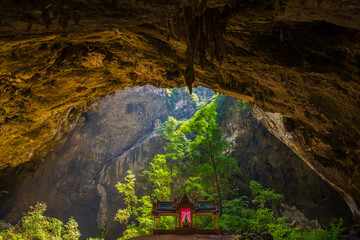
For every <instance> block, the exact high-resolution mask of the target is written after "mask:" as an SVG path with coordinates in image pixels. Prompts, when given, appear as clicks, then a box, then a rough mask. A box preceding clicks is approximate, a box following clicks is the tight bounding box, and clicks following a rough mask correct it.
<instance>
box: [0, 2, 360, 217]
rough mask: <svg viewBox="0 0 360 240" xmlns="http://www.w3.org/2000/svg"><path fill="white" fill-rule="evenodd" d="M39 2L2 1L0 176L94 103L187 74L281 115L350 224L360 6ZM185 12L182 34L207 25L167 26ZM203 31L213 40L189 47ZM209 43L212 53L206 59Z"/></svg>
mask: <svg viewBox="0 0 360 240" xmlns="http://www.w3.org/2000/svg"><path fill="white" fill-rule="evenodd" d="M45 2H46V3H49V4H45V5H46V8H44V0H33V1H24V0H16V1H14V0H2V1H1V2H0V16H1V17H0V94H1V98H0V124H1V127H0V148H1V151H0V159H1V161H0V169H5V168H7V170H8V171H11V167H14V166H19V165H20V164H23V163H28V165H27V167H26V168H25V167H24V166H25V165H23V169H24V171H31V169H32V166H33V164H34V162H35V161H37V159H40V158H42V157H43V156H45V155H47V154H48V153H49V152H50V151H51V149H52V148H53V147H54V145H56V144H57V143H58V141H59V139H61V137H62V136H63V135H64V134H66V133H68V132H69V131H71V129H72V127H73V126H74V125H75V123H76V122H77V119H78V117H79V116H80V115H81V113H82V112H83V111H85V110H86V105H87V104H88V103H89V102H91V101H93V100H94V99H97V98H99V97H103V96H106V95H107V94H110V93H113V92H114V91H116V90H119V89H124V88H125V87H133V86H142V85H145V84H152V85H154V86H157V87H159V86H161V87H181V86H184V85H185V82H184V77H183V76H184V75H185V76H188V78H190V77H191V80H190V81H187V82H189V83H190V82H192V81H195V82H194V85H201V86H205V87H208V88H211V89H213V90H215V91H219V92H222V93H225V94H228V95H231V96H234V97H236V98H238V99H245V100H248V101H251V102H254V103H255V104H256V105H257V106H259V107H261V109H263V110H264V111H267V112H273V113H280V114H281V115H284V116H285V117H287V118H288V119H291V121H292V122H293V123H294V127H295V128H296V129H297V131H296V133H294V134H295V135H296V137H297V138H300V139H302V140H301V146H302V147H299V146H298V147H297V149H298V151H297V152H298V154H299V155H301V156H302V158H303V159H304V160H305V161H306V162H307V163H308V164H309V165H310V166H311V168H313V169H314V171H316V172H317V173H318V174H319V175H321V176H322V177H323V178H324V179H326V181H328V182H329V183H330V184H331V185H332V186H334V187H335V188H336V189H337V190H338V191H339V192H340V193H341V194H342V195H343V197H344V198H345V199H346V201H347V202H348V204H349V206H350V208H351V209H352V211H353V212H354V217H357V218H358V220H359V221H360V203H359V199H360V161H359V159H360V151H359V149H360V141H359V139H360V128H359V124H358V123H359V122H360V109H359V106H360V101H359V99H360V98H359V92H360V85H359V76H360V74H359V66H360V64H359V59H360V57H359V56H360V44H359V43H360V37H359V36H360V33H359V30H360V11H359V9H360V6H359V4H358V0H348V1H342V0H321V1H320V0H308V1H298V0H281V1H260V0H254V1H241V0H235V1H234V0H208V1H205V0H204V1H201V2H202V4H201V6H199V8H198V6H194V5H195V4H194V3H199V2H198V1H190V2H191V3H193V4H189V1H187V0H168V1H163V0H138V1H135V0H131V1H118V0H111V1H83V0H72V1H64V0H47V1H45ZM185 9H188V10H189V9H193V10H195V9H197V11H193V12H196V13H195V15H194V14H189V15H190V18H192V19H191V22H193V24H191V27H192V28H194V27H195V26H194V25H196V22H195V19H200V18H201V19H203V20H206V21H205V24H204V25H202V24H197V26H198V28H197V29H195V31H192V30H194V29H178V30H180V31H175V32H174V31H171V29H176V26H177V25H181V24H182V23H184V21H183V20H184V15H185ZM224 9H225V10H226V11H223V10H224ZM205 13H206V14H209V13H213V16H216V17H217V18H218V19H215V20H214V19H213V18H211V17H210V18H209V17H208V16H209V15H207V16H206V14H205ZM210 15H211V14H210ZM187 17H189V16H187ZM188 20H189V19H188ZM208 20H209V21H208ZM216 20H219V21H216ZM226 22H227V27H226V29H225V25H226V24H225V23H226ZM171 26H172V27H171ZM199 26H200V27H199ZM174 27H175V28H174ZM188 27H190V26H188ZM204 29H206V30H205V31H207V33H211V34H207V35H208V36H209V37H208V39H207V40H208V41H207V42H206V44H203V45H202V44H200V45H199V44H197V43H199V41H198V37H201V38H202V37H203V36H202V34H201V32H200V30H204ZM189 30H190V31H189ZM186 32H197V34H194V36H186ZM213 33H215V34H213ZM222 33H226V38H223V34H222ZM169 35H177V36H178V38H180V39H178V40H180V41H177V40H176V39H169ZM196 39H197V41H196ZM203 43H204V42H203ZM219 43H220V44H219ZM189 44H190V45H192V48H198V50H199V52H200V56H199V58H198V57H195V61H194V59H192V58H194V56H192V58H189V53H190V51H186V48H187V46H186V45H189ZM214 46H215V49H217V48H218V47H221V48H219V50H220V51H219V52H216V53H218V54H215V55H216V56H214V52H213V51H207V53H206V54H204V53H205V50H206V49H205V50H204V48H209V49H208V50H211V49H212V50H214ZM199 52H196V54H195V55H199V54H198V53H199ZM192 53H194V49H192ZM193 55H194V54H193ZM205 56H208V58H207V59H206V57H205ZM190 57H191V56H190ZM214 57H215V58H216V59H218V60H220V61H213V59H214ZM190 63H191V65H194V68H190V69H192V70H193V71H187V70H186V69H187V68H188V66H189V64H190ZM200 65H204V66H200ZM189 73H190V74H189ZM189 76H190V77H189ZM292 146H294V145H293V144H291V147H292ZM305 157H308V158H305Z"/></svg>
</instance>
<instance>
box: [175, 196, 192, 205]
mask: <svg viewBox="0 0 360 240" xmlns="http://www.w3.org/2000/svg"><path fill="white" fill-rule="evenodd" d="M177 205H178V206H179V205H194V203H192V202H191V201H190V199H189V198H188V196H187V195H186V193H185V194H184V196H183V197H182V198H181V201H180V202H179V203H178V204H177Z"/></svg>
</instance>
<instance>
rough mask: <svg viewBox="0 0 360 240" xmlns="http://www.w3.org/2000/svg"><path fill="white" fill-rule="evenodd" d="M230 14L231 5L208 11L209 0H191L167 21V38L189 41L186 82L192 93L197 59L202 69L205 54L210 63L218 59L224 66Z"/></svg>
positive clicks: (187, 44)
mask: <svg viewBox="0 0 360 240" xmlns="http://www.w3.org/2000/svg"><path fill="white" fill-rule="evenodd" d="M230 14H231V7H230V6H229V5H225V6H223V7H218V8H207V0H203V1H201V2H200V3H199V1H197V0H193V1H191V2H190V1H189V5H188V6H187V7H185V8H183V9H182V11H179V12H178V13H177V14H176V16H175V17H173V18H170V19H168V21H167V27H168V38H174V39H176V40H178V41H180V40H182V39H185V41H186V46H187V49H186V55H187V68H186V71H185V82H186V84H187V86H188V88H189V91H190V93H192V84H193V83H194V82H195V70H194V62H195V58H198V59H199V65H200V66H201V67H204V66H205V64H206V61H207V59H206V55H208V56H209V57H210V60H211V61H213V60H214V59H215V60H216V61H217V62H218V64H219V65H221V64H222V60H223V57H224V53H225V47H224V36H225V33H226V24H227V21H228V19H229V17H230Z"/></svg>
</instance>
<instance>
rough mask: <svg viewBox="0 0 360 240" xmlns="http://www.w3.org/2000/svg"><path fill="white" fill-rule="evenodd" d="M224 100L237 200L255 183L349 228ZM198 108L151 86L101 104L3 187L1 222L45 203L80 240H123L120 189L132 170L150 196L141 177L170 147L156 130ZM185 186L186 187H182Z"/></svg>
mask: <svg viewBox="0 0 360 240" xmlns="http://www.w3.org/2000/svg"><path fill="white" fill-rule="evenodd" d="M194 92H196V94H199V95H200V96H203V98H205V99H208V98H209V97H210V96H212V95H213V94H214V92H212V91H210V90H204V89H203V90H202V91H199V89H198V88H197V89H195V90H194ZM201 93H204V94H201ZM211 94H212V95H211ZM223 99H225V101H224V102H223V104H221V107H219V109H218V112H219V116H220V118H219V123H220V125H221V128H222V132H223V136H224V137H225V138H226V139H227V140H228V141H229V142H231V146H232V147H231V149H232V150H231V153H232V155H233V156H234V158H235V159H236V160H237V162H238V165H239V167H240V169H241V174H240V175H239V176H238V178H237V179H236V180H235V181H233V185H232V187H233V188H234V189H237V190H235V192H237V193H238V194H239V195H247V196H250V195H251V193H250V189H249V181H250V180H252V179H256V180H257V181H259V182H260V183H261V184H263V185H264V186H266V187H270V188H275V190H276V191H277V192H279V193H281V194H284V195H285V203H287V204H290V205H291V206H293V207H297V208H298V209H299V210H301V212H303V213H304V214H305V215H306V216H307V217H308V218H310V219H316V220H318V221H319V222H320V223H322V224H328V222H329V221H330V220H331V219H332V218H339V217H342V218H343V219H344V220H345V223H349V222H351V213H350V211H349V209H348V208H347V206H346V203H345V202H344V200H343V199H342V198H341V196H340V195H339V194H338V193H337V192H336V191H335V190H334V189H333V188H331V186H329V185H328V184H327V183H326V182H324V181H323V180H321V178H320V177H319V176H317V175H316V174H315V173H314V172H313V171H312V170H311V169H310V168H309V167H307V166H306V164H305V163H304V162H303V161H302V160H301V159H300V158H299V157H297V156H296V155H295V154H294V153H293V152H292V151H291V150H290V149H289V148H288V147H286V146H285V145H284V144H283V143H282V142H281V141H279V140H278V139H276V138H275V137H274V136H273V135H272V134H271V133H270V132H269V131H268V130H267V129H266V128H265V127H264V126H263V125H262V123H260V122H259V121H258V120H257V119H256V118H254V116H253V112H251V111H250V110H246V111H241V109H242V106H241V104H240V105H239V104H238V102H237V101H236V100H235V99H233V98H231V97H223ZM169 100H172V101H169ZM194 105H195V104H194V101H193V100H192V99H191V98H190V96H189V94H188V93H187V92H185V91H182V90H181V91H180V94H179V95H177V97H176V98H171V97H169V96H168V95H167V90H165V89H158V88H155V87H152V86H145V87H135V88H127V89H125V90H124V91H117V92H115V93H114V94H112V95H109V96H107V97H105V98H102V99H101V100H99V101H98V102H97V103H95V104H93V105H92V106H91V107H90V109H89V111H87V112H86V113H85V114H84V115H83V116H82V117H80V120H79V123H78V124H77V126H76V127H75V129H74V130H73V131H72V133H71V134H70V135H69V136H68V137H67V138H66V141H65V142H64V143H62V144H58V146H57V147H56V148H55V149H54V151H53V152H51V153H49V154H48V155H47V156H46V157H45V158H44V159H43V161H41V162H39V163H38V164H37V165H36V166H34V167H32V168H31V171H29V169H28V168H23V169H21V166H20V167H18V168H15V170H16V171H17V172H16V174H13V175H11V176H6V180H5V181H4V179H2V181H0V189H8V187H9V186H11V187H12V188H13V190H12V191H9V194H8V195H7V196H6V199H1V202H0V219H6V220H7V221H9V222H12V223H15V222H16V221H17V220H18V219H19V218H20V217H21V216H22V214H23V213H24V212H26V211H27V210H28V207H29V206H31V205H34V204H35V203H36V202H37V201H43V202H45V203H46V204H47V206H48V208H47V211H46V214H47V215H50V216H52V217H56V218H59V219H61V220H62V221H67V220H68V218H70V217H71V216H72V217H74V218H75V219H76V221H77V222H78V223H79V229H80V231H81V234H82V237H89V236H95V235H96V234H98V233H97V226H99V225H100V226H105V227H106V229H107V230H108V231H109V235H108V238H109V239H116V238H118V237H119V236H121V234H122V233H123V231H124V224H120V223H118V222H116V221H114V217H115V214H116V212H117V210H118V209H119V208H123V207H125V206H124V199H123V197H124V195H123V194H119V192H118V191H117V189H116V188H115V185H116V183H117V182H119V181H120V182H122V181H123V179H124V177H125V176H126V175H127V170H129V169H130V170H131V171H132V172H133V173H135V174H136V178H137V181H136V184H135V187H136V193H137V195H138V196H139V197H140V196H142V195H147V194H151V188H150V186H149V184H148V182H146V179H144V178H142V177H140V173H141V172H142V171H143V170H145V169H146V168H148V166H149V163H150V162H151V161H152V159H153V158H154V157H155V155H156V154H161V153H163V151H164V150H163V147H164V146H165V140H164V139H163V138H162V136H161V132H159V131H157V130H156V128H157V127H158V126H159V125H160V124H161V122H164V121H165V120H166V119H167V118H168V116H176V117H177V118H178V119H180V118H182V119H183V118H189V117H191V116H192V115H193V114H194V113H195V111H196V106H194ZM21 170H22V171H21ZM2 177H4V176H2ZM5 183H7V184H8V186H5V185H4V184H5ZM182 183H184V180H180V181H179V182H178V183H177V184H182ZM177 184H176V185H177ZM177 187H183V186H182V185H181V186H179V185H178V186H177ZM9 190H10V189H9ZM334 206H336V209H333V208H334ZM303 213H297V214H296V215H303Z"/></svg>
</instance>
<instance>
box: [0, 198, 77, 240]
mask: <svg viewBox="0 0 360 240" xmlns="http://www.w3.org/2000/svg"><path fill="white" fill-rule="evenodd" d="M45 211H46V204H45V203H37V204H36V205H35V206H34V207H32V206H31V207H30V211H29V212H28V213H26V214H25V215H24V216H23V217H22V218H21V220H20V221H19V223H18V224H17V225H16V226H15V227H14V228H13V229H9V230H5V231H2V232H1V233H0V239H17V240H22V239H37V240H48V239H50V240H61V239H66V240H77V239H79V238H80V232H79V230H78V224H77V222H76V221H75V220H74V219H73V218H70V219H69V221H68V222H67V223H66V224H65V225H64V224H63V222H62V221H60V220H58V219H56V218H51V217H47V216H44V212H45Z"/></svg>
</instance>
